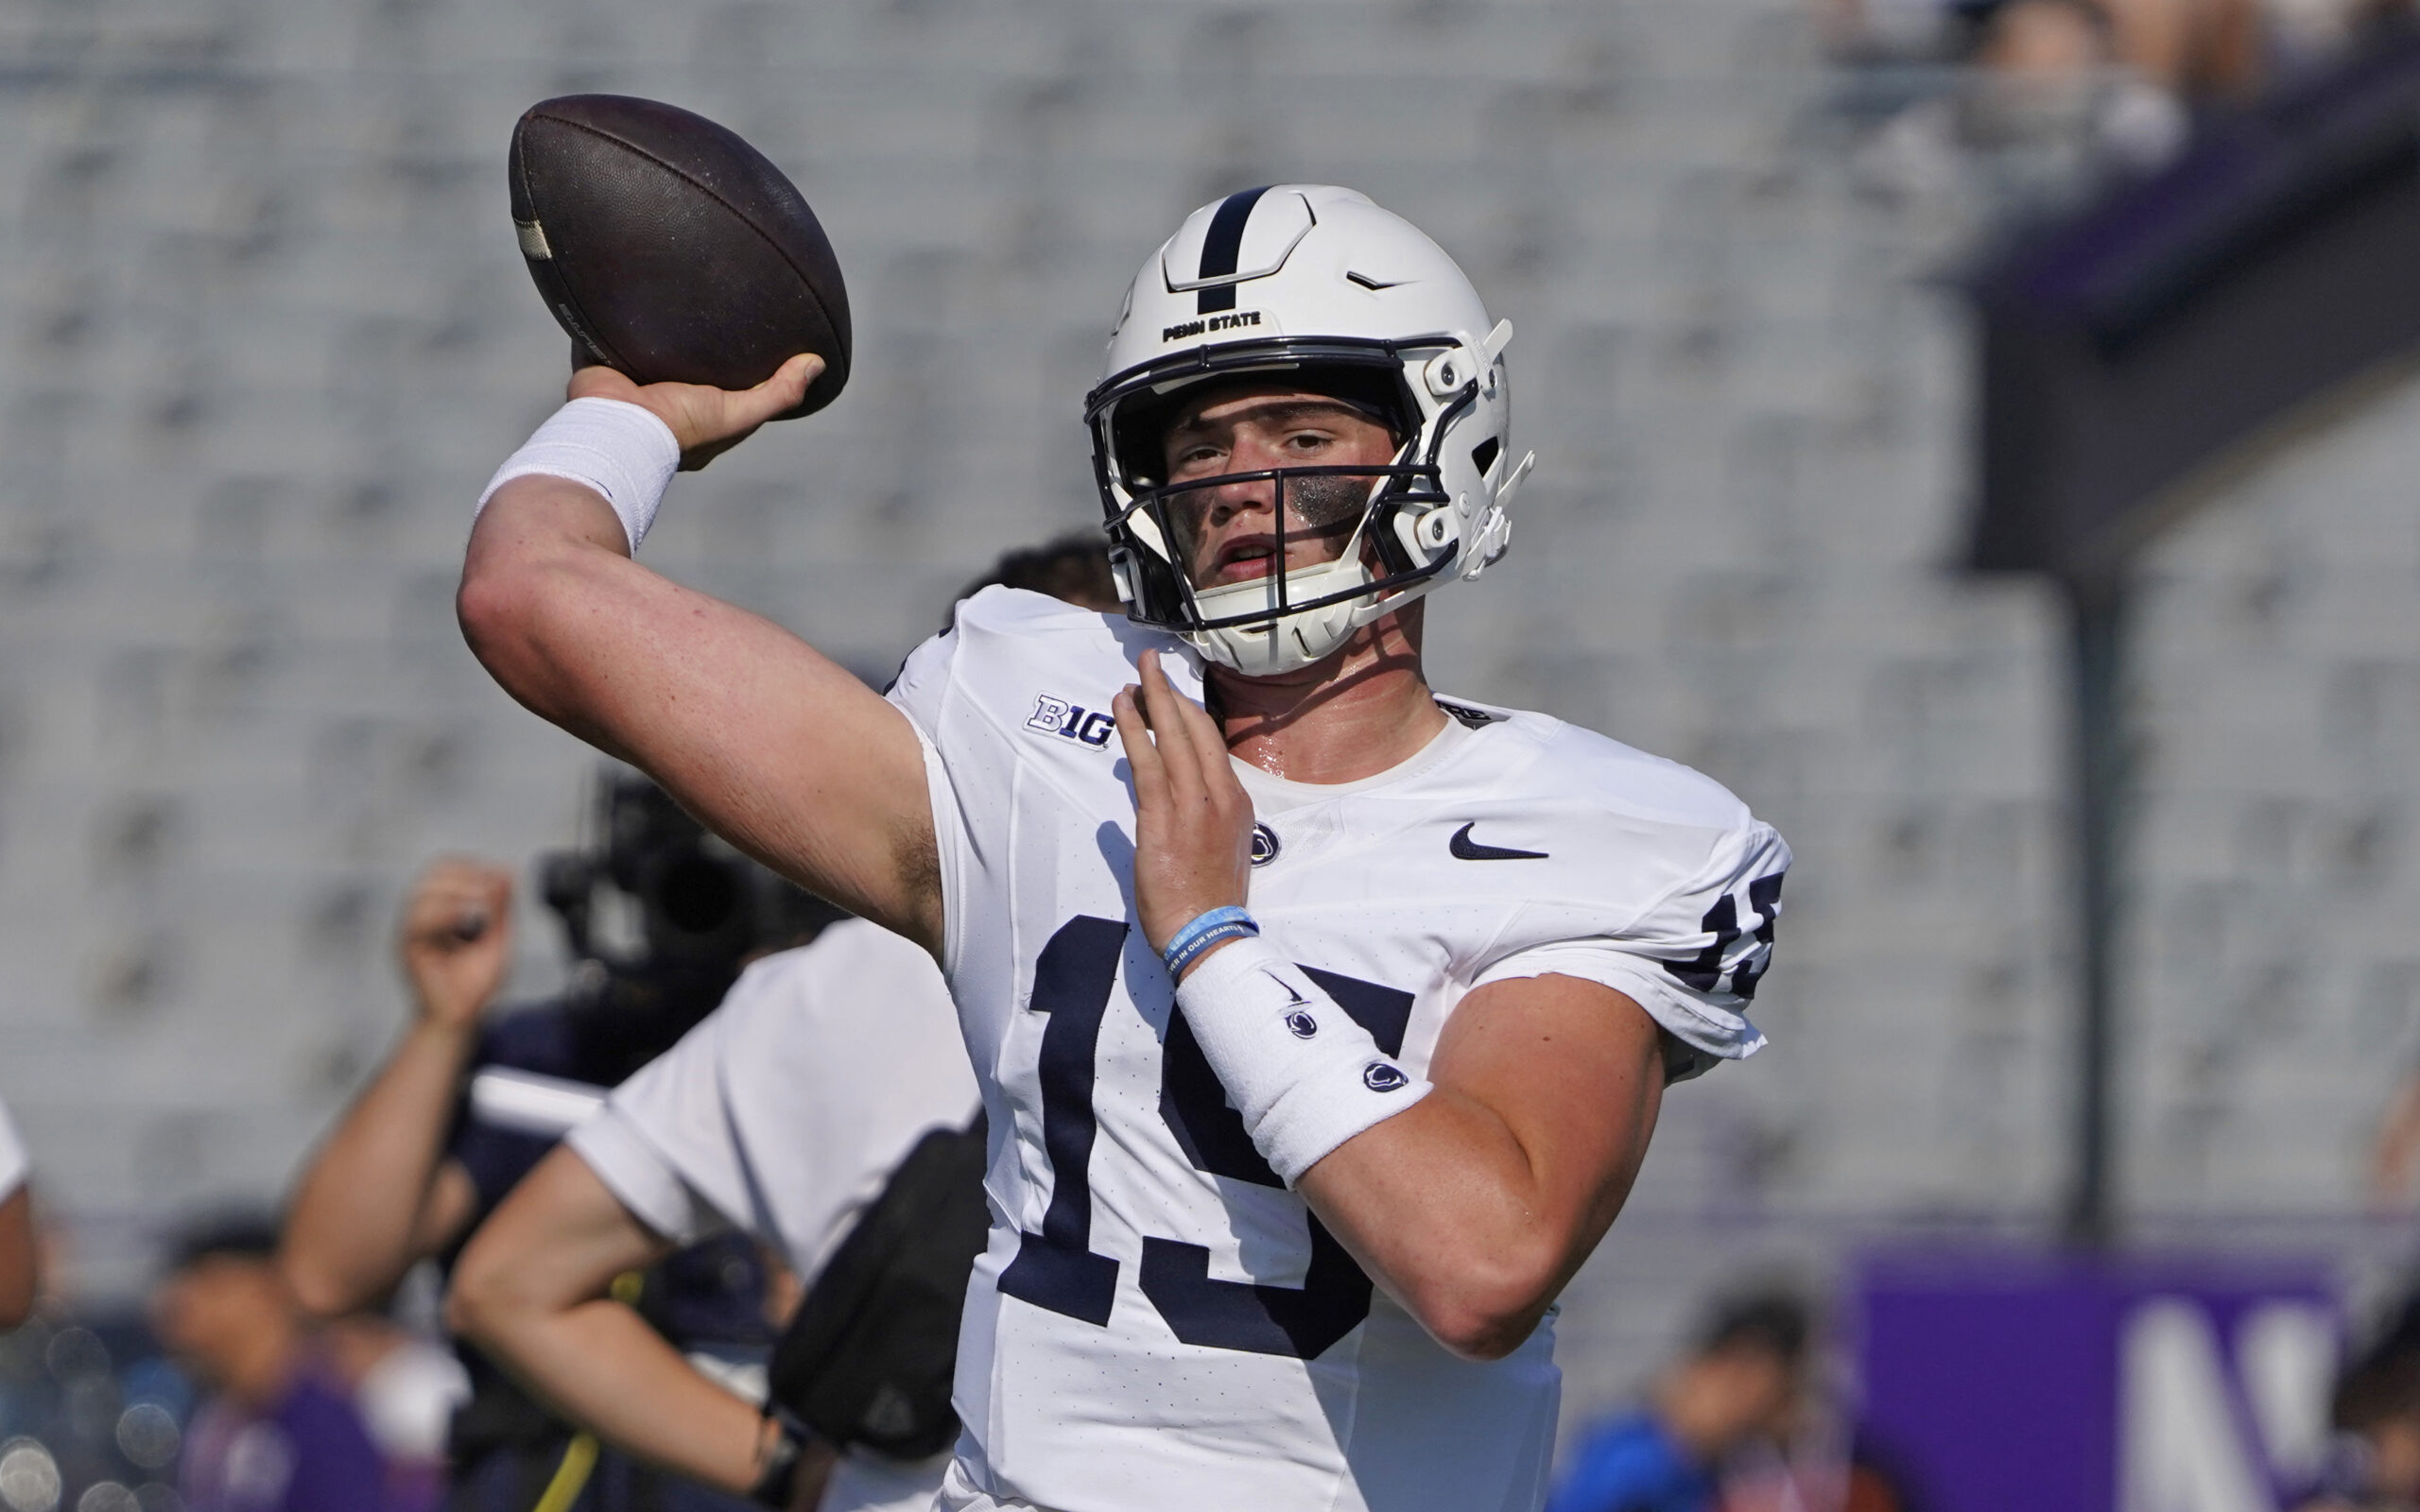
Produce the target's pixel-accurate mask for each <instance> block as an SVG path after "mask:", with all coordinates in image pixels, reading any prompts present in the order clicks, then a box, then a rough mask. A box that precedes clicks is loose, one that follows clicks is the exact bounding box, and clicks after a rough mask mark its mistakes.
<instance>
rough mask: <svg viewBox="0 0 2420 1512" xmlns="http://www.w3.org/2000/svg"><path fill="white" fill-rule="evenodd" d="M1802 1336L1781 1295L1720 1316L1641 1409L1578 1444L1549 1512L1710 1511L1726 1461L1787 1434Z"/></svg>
mask: <svg viewBox="0 0 2420 1512" xmlns="http://www.w3.org/2000/svg"><path fill="white" fill-rule="evenodd" d="M1807 1332H1808V1320H1807V1311H1806V1303H1805V1302H1803V1301H1801V1300H1800V1299H1799V1298H1798V1297H1794V1296H1790V1295H1788V1294H1785V1293H1778V1292H1775V1293H1757V1294H1752V1295H1748V1296H1743V1297H1737V1298H1734V1299H1733V1300H1731V1301H1729V1302H1726V1303H1724V1304H1722V1305H1721V1306H1720V1307H1719V1308H1717V1310H1716V1312H1715V1314H1714V1316H1713V1318H1712V1319H1711V1320H1710V1321H1709V1323H1708V1324H1707V1326H1706V1329H1705V1331H1704V1332H1703V1334H1702V1335H1701V1336H1700V1338H1699V1342H1698V1345H1697V1347H1696V1348H1695V1349H1692V1350H1691V1351H1690V1352H1689V1354H1688V1355H1687V1356H1686V1357H1685V1358H1684V1359H1683V1360H1681V1361H1680V1362H1679V1363H1678V1364H1676V1365H1674V1366H1672V1367H1671V1368H1670V1369H1669V1370H1668V1371H1666V1372H1665V1374H1664V1376H1663V1379H1662V1380H1660V1381H1658V1382H1657V1383H1656V1385H1655V1389H1654V1392H1653V1395H1652V1400H1651V1402H1650V1404H1649V1405H1648V1406H1647V1407H1646V1408H1644V1409H1642V1410H1641V1411H1638V1412H1634V1413H1631V1414H1628V1415H1626V1416H1623V1417H1616V1418H1614V1419H1613V1420H1611V1421H1609V1422H1606V1423H1603V1424H1601V1425H1599V1427H1597V1428H1596V1429H1595V1430H1593V1431H1592V1432H1590V1433H1589V1434H1588V1435H1586V1436H1584V1437H1583V1438H1582V1440H1581V1443H1580V1447H1579V1448H1578V1449H1577V1450H1576V1451H1575V1452H1573V1454H1572V1456H1571V1460H1570V1463H1569V1466H1568V1469H1566V1470H1565V1472H1564V1477H1563V1480H1562V1483H1561V1484H1560V1485H1559V1486H1556V1488H1555V1492H1554V1495H1553V1497H1552V1498H1551V1499H1549V1501H1548V1502H1547V1512H1715V1508H1716V1507H1717V1505H1718V1497H1719V1493H1720V1473H1721V1469H1722V1465H1723V1462H1724V1461H1725V1460H1726V1459H1728V1458H1730V1457H1731V1456H1732V1455H1734V1454H1737V1453H1738V1452H1741V1451H1742V1450H1745V1449H1748V1448H1750V1447H1751V1446H1755V1445H1760V1444H1761V1445H1765V1446H1772V1445H1774V1444H1777V1443H1778V1442H1779V1441H1780V1439H1781V1438H1782V1437H1783V1436H1784V1435H1785V1434H1786V1433H1787V1431H1788V1427H1789V1418H1790V1415H1791V1412H1792V1409H1793V1408H1794V1407H1795V1406H1796V1405H1797V1402H1798V1399H1799V1391H1800V1386H1801V1384H1802V1379H1803V1375H1804V1371H1805V1366H1806V1336H1807Z"/></svg>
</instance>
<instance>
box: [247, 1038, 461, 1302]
mask: <svg viewBox="0 0 2420 1512" xmlns="http://www.w3.org/2000/svg"><path fill="white" fill-rule="evenodd" d="M475 1036H476V1030H475V1028H473V1027H471V1026H469V1025H462V1026H452V1025H445V1024H439V1023H434V1022H429V1021H428V1020H425V1019H422V1020H417V1021H415V1022H413V1024H412V1025H411V1027H410V1028H409V1029H407V1030H406V1032H405V1035H404V1040H403V1042H402V1043H401V1044H399V1045H397V1046H396V1047H395V1051H394V1054H392V1055H391V1056H389V1057H388V1058H387V1063H386V1064H385V1065H384V1066H382V1067H380V1068H379V1071H378V1074H377V1075H376V1076H375V1077H374V1078H372V1081H371V1083H370V1085H369V1086H368V1087H367V1088H365V1089H364V1090H363V1091H362V1093H361V1095H360V1096H359V1097H358V1098H356V1099H355V1100H354V1105H353V1107H352V1108H348V1109H347V1110H346V1112H345V1115H344V1118H343V1120H342V1121H341V1122H339V1123H338V1124H337V1127H336V1130H335V1132H334V1133H332V1134H330V1135H329V1136H328V1139H327V1143H324V1144H322V1145H321V1146H320V1151H319V1154H318V1155H317V1156H316V1157H314V1158H313V1160H312V1161H311V1164H310V1166H309V1167H308V1168H307V1169H306V1170H305V1171H304V1172H303V1175H302V1182H301V1183H300V1185H299V1186H298V1187H297V1188H296V1191H295V1194H294V1202H293V1205H292V1207H291V1209H290V1210H289V1211H287V1213H286V1219H285V1236H284V1240H283V1244H282V1247H281V1251H280V1261H281V1263H282V1264H283V1266H284V1268H285V1275H286V1280H287V1281H288V1283H289V1284H290V1285H291V1286H292V1287H293V1288H294V1293H295V1296H296V1297H297V1298H298V1299H299V1300H300V1301H301V1302H302V1305H303V1306H304V1307H306V1308H308V1309H310V1310H311V1311H313V1312H315V1313H320V1314H337V1313H345V1312H350V1311H352V1310H354V1309H355V1308H358V1307H361V1306H363V1305H365V1304H367V1303H369V1302H371V1301H372V1300H374V1299H375V1298H376V1297H379V1296H381V1295H383V1294H384V1293H385V1292H386V1291H388V1290H389V1288H391V1287H392V1286H393V1285H394V1284H395V1283H396V1282H397V1281H398V1280H401V1279H402V1278H403V1275H404V1272H405V1271H406V1270H408V1269H410V1268H411V1266H412V1264H413V1263H414V1262H416V1261H418V1260H420V1259H421V1258H422V1257H421V1249H422V1247H423V1243H424V1242H425V1240H426V1239H427V1238H428V1236H427V1235H426V1233H425V1231H424V1230H425V1220H426V1217H427V1212H428V1209H429V1206H430V1202H431V1199H432V1197H433V1195H434V1193H435V1190H436V1186H437V1175H438V1170H439V1167H440V1164H441V1161H442V1160H443V1157H444V1140H445V1130H446V1127H447V1125H448V1123H449V1122H450V1121H451V1119H452V1117H453V1111H454V1103H455V1100H456V1098H457V1097H458V1095H459V1091H460V1086H461V1076H462V1068H463V1066H464V1065H465V1064H466V1063H467V1062H468V1060H469V1058H470V1056H471V1051H472V1047H473V1044H474V1042H475Z"/></svg>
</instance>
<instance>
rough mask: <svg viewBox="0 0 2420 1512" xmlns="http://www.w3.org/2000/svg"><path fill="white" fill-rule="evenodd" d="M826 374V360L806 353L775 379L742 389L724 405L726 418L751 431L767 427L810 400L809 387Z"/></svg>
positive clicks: (775, 372)
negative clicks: (807, 388) (824, 371)
mask: <svg viewBox="0 0 2420 1512" xmlns="http://www.w3.org/2000/svg"><path fill="white" fill-rule="evenodd" d="M822 371H823V359H822V358H821V357H819V356H817V355H816V354H815V353H814V352H800V353H799V354H798V355H797V356H795V357H792V358H791V359H790V360H789V361H787V362H786V363H783V364H782V365H781V366H780V367H779V368H776V369H773V376H771V377H770V378H768V379H766V380H765V381H764V382H763V383H761V384H758V385H757V386H756V387H753V388H748V389H742V390H741V391H740V392H738V393H735V394H733V395H731V396H730V397H729V398H728V399H727V400H726V401H725V402H724V409H723V416H724V419H725V420H727V421H730V422H731V423H732V424H733V426H734V427H735V428H736V427H738V426H743V425H744V426H746V427H747V428H748V429H750V430H753V429H755V428H756V427H757V426H759V425H762V424H764V423H765V422H766V421H769V420H771V419H772V418H773V417H774V416H776V415H779V414H781V413H782V412H783V411H785V410H790V409H796V408H797V407H798V404H799V401H800V400H802V399H804V398H805V397H806V387H807V385H809V384H811V383H813V382H815V380H816V378H817V377H818V376H820V375H821V373H822Z"/></svg>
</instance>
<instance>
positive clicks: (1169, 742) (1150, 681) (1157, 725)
mask: <svg viewBox="0 0 2420 1512" xmlns="http://www.w3.org/2000/svg"><path fill="white" fill-rule="evenodd" d="M1142 696H1143V713H1145V714H1146V715H1147V716H1148V717H1149V718H1150V725H1151V740H1152V744H1153V745H1154V746H1156V747H1158V749H1159V753H1160V763H1161V765H1163V766H1165V767H1166V768H1167V774H1168V796H1169V797H1170V798H1171V799H1174V800H1175V801H1176V802H1178V803H1179V804H1188V803H1199V802H1201V800H1202V799H1204V798H1206V797H1207V796H1208V795H1207V793H1206V791H1205V790H1204V788H1203V787H1202V783H1201V752H1199V751H1197V750H1195V749H1194V748H1193V737H1192V733H1191V731H1189V730H1186V729H1185V727H1184V716H1183V715H1182V713H1179V711H1178V708H1177V706H1178V705H1179V704H1181V703H1183V702H1184V696H1183V695H1181V694H1179V693H1178V692H1177V691H1176V689H1174V688H1173V687H1170V686H1169V685H1168V679H1167V673H1166V672H1165V671H1163V670H1161V667H1160V654H1159V653H1158V652H1157V651H1146V652H1144V653H1143V658H1142Z"/></svg>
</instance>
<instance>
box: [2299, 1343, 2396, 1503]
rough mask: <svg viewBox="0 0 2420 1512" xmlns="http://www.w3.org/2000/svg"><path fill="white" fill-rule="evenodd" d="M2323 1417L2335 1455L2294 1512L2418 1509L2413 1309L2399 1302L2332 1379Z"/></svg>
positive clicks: (2330, 1458)
mask: <svg viewBox="0 0 2420 1512" xmlns="http://www.w3.org/2000/svg"><path fill="white" fill-rule="evenodd" d="M2328 1415H2329V1417H2330V1419H2331V1422H2332V1424H2333V1426H2334V1428H2335V1429H2336V1433H2337V1452H2336V1453H2334V1454H2332V1455H2331V1456H2330V1457H2329V1465H2328V1467H2327V1472H2326V1475H2325V1485H2324V1486H2322V1487H2321V1489H2320V1490H2319V1491H2318V1493H2317V1494H2316V1495H2314V1496H2313V1497H2312V1498H2311V1499H2310V1500H2308V1501H2306V1502H2302V1503H2297V1504H2296V1505H2297V1512H2411V1509H2412V1508H2415V1507H2420V1305H2415V1304H2414V1303H2413V1302H2410V1301H2407V1302H2405V1303H2404V1304H2403V1306H2402V1307H2401V1308H2400V1309H2399V1310H2398V1312H2397V1314H2396V1315H2395V1316H2394V1318H2393V1319H2392V1320H2390V1321H2389V1323H2388V1325H2387V1327H2386V1328H2385V1329H2384V1330H2383V1331H2382V1332H2380V1333H2379V1335H2378V1337H2377V1339H2376V1340H2375V1341H2373V1342H2372V1343H2371V1345H2370V1347H2369V1348H2368V1349H2364V1350H2362V1351H2361V1353H2360V1354H2359V1356H2358V1357H2357V1358H2355V1359H2354V1361H2353V1363H2352V1364H2351V1365H2349V1366H2346V1367H2345V1368H2344V1370H2343V1372H2342V1374H2341V1375H2339V1376H2338V1377H2337V1380H2336V1389H2335V1392H2334V1395H2333V1399H2332V1400H2331V1401H2330V1403H2329V1413H2328Z"/></svg>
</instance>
